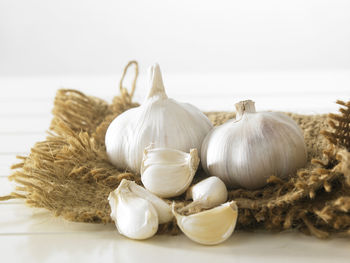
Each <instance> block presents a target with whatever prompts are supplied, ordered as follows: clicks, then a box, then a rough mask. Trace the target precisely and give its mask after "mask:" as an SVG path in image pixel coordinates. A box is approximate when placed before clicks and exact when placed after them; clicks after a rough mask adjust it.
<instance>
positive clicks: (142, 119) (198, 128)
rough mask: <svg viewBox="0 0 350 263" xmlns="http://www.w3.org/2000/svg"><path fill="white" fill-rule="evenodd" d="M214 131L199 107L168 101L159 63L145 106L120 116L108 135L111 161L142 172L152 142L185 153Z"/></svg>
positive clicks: (151, 73)
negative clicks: (144, 155) (144, 153)
mask: <svg viewBox="0 0 350 263" xmlns="http://www.w3.org/2000/svg"><path fill="white" fill-rule="evenodd" d="M211 129H212V124H211V122H210V121H209V119H208V118H207V117H206V116H205V115H204V114H203V113H202V112H201V111H200V110H199V109H197V108H196V107H194V106H192V105H191V104H188V103H180V102H177V101H175V100H173V99H170V98H168V96H167V95H166V93H165V89H164V85H163V80H162V76H161V72H160V68H159V65H158V64H155V65H154V66H153V67H151V69H150V90H149V93H148V96H147V98H146V100H145V101H144V103H143V104H142V105H141V106H139V107H137V108H133V109H130V110H127V111H126V112H124V113H122V114H120V115H119V116H118V117H116V118H115V119H114V120H113V121H112V123H111V124H110V126H109V127H108V130H107V132H106V137H105V144H106V150H107V155H108V158H109V160H110V161H111V162H112V164H114V165H115V166H116V167H118V168H119V169H129V170H131V171H133V172H136V173H139V172H140V167H141V161H142V155H143V150H144V149H145V147H147V146H148V145H149V144H150V143H154V144H155V146H156V147H167V148H172V149H176V150H180V151H183V152H189V151H190V149H194V148H196V149H198V151H199V152H200V148H201V145H202V141H203V139H204V137H205V136H206V135H207V133H208V132H209V131H210V130H211Z"/></svg>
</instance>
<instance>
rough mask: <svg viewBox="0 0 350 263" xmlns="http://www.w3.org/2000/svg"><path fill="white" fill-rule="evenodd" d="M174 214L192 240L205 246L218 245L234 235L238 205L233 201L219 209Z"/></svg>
mask: <svg viewBox="0 0 350 263" xmlns="http://www.w3.org/2000/svg"><path fill="white" fill-rule="evenodd" d="M173 214H174V216H175V218H176V221H177V224H178V226H179V228H180V229H181V231H182V232H183V233H184V234H185V235H186V236H187V237H188V238H190V239H191V240H193V241H195V242H197V243H200V244H203V245H216V244H219V243H222V242H224V241H225V240H226V239H228V238H229V237H230V236H231V234H232V233H233V231H234V229H235V226H236V221H237V215H238V209H237V206H236V203H235V202H233V201H231V202H227V203H225V204H222V205H220V206H218V207H215V208H212V209H210V210H206V211H203V212H199V213H197V214H192V215H189V216H184V215H180V214H178V213H177V212H176V211H175V207H174V204H173Z"/></svg>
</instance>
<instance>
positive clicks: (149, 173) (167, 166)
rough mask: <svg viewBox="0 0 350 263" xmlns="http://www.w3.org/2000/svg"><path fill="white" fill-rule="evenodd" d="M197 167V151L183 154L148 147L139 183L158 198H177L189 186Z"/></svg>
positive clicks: (145, 151) (167, 149)
mask: <svg viewBox="0 0 350 263" xmlns="http://www.w3.org/2000/svg"><path fill="white" fill-rule="evenodd" d="M198 165H199V158H198V152H197V149H191V150H190V153H185V152H182V151H178V150H174V149H170V148H154V145H150V146H149V147H147V148H146V149H145V150H144V155H143V160H142V164H141V181H142V183H143V185H144V186H145V188H146V189H147V190H149V191H150V192H152V193H154V194H156V195H157V196H159V197H163V198H168V197H174V196H178V195H181V194H183V193H184V192H185V191H186V189H187V188H188V187H189V185H190V184H191V182H192V180H193V177H194V175H195V173H196V170H197V168H198Z"/></svg>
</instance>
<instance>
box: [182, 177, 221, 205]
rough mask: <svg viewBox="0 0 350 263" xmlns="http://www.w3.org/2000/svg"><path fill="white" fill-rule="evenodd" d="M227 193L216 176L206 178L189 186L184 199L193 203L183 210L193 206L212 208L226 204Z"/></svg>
mask: <svg viewBox="0 0 350 263" xmlns="http://www.w3.org/2000/svg"><path fill="white" fill-rule="evenodd" d="M227 197H228V192H227V188H226V185H225V183H224V182H223V181H222V180H221V179H220V178H219V177H217V176H211V177H208V178H206V179H204V180H202V181H200V182H198V183H197V184H195V185H193V186H191V187H190V188H189V189H188V190H187V192H186V199H192V200H193V202H192V203H190V204H189V205H187V206H185V207H184V209H183V210H185V209H188V208H190V207H193V206H200V207H202V208H212V207H215V206H218V205H220V204H223V203H224V202H226V200H227Z"/></svg>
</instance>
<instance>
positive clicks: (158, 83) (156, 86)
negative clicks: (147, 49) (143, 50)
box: [146, 63, 168, 99]
mask: <svg viewBox="0 0 350 263" xmlns="http://www.w3.org/2000/svg"><path fill="white" fill-rule="evenodd" d="M149 79H150V82H149V92H148V95H147V98H146V99H150V98H152V97H155V96H157V97H159V98H161V99H167V98H168V96H167V95H166V92H165V89H164V83H163V78H162V73H161V71H160V67H159V64H157V63H156V64H154V65H153V66H151V68H150V70H149Z"/></svg>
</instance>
